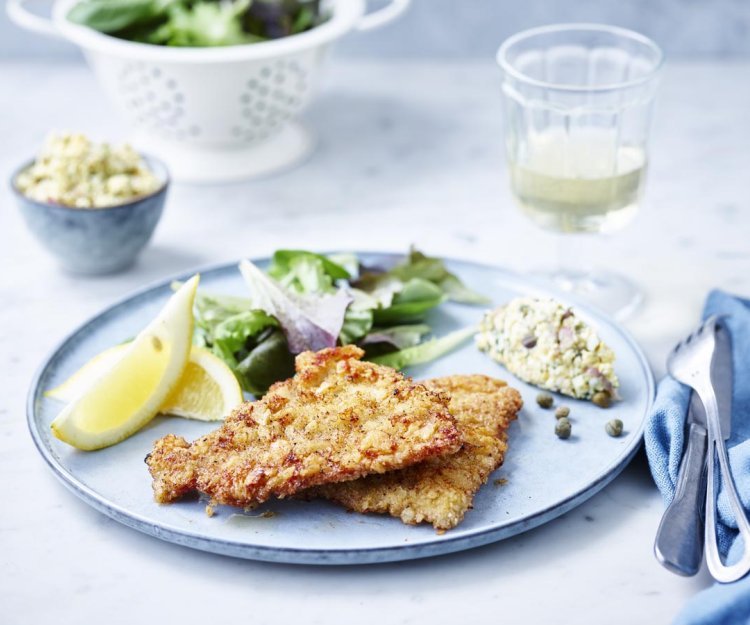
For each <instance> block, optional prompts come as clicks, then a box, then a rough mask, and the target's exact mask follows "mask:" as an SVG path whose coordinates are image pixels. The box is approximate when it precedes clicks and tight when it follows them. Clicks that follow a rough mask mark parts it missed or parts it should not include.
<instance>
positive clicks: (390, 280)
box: [359, 248, 490, 304]
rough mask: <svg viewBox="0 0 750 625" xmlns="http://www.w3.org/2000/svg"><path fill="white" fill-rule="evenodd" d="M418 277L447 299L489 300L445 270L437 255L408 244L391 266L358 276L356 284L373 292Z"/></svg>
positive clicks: (478, 301)
mask: <svg viewBox="0 0 750 625" xmlns="http://www.w3.org/2000/svg"><path fill="white" fill-rule="evenodd" d="M416 278H418V279H421V280H426V281H428V282H431V283H432V284H434V285H435V286H437V287H438V288H439V289H440V290H441V291H442V292H443V293H444V294H445V295H446V296H447V297H448V299H450V300H452V301H454V302H459V303H462V304H488V303H490V300H489V299H488V298H487V297H485V296H483V295H481V294H479V293H477V292H476V291H473V290H472V289H470V288H469V287H467V286H466V285H465V284H464V283H463V282H461V280H460V279H459V278H458V276H456V275H455V274H454V273H451V272H450V271H448V269H447V268H446V266H445V263H444V262H443V261H442V260H441V259H440V258H433V257H431V256H427V255H426V254H423V253H422V252H419V251H417V250H416V249H414V248H412V249H411V250H409V254H408V256H407V257H406V258H405V259H404V260H403V261H402V262H400V263H398V264H397V265H396V266H395V267H392V268H391V269H389V270H387V271H383V272H369V273H366V274H365V275H363V276H362V277H361V278H360V281H359V283H360V285H361V287H360V288H363V289H364V290H366V291H368V292H373V293H377V292H379V291H382V290H383V289H386V290H388V289H392V288H393V285H394V284H397V283H398V281H400V282H402V283H408V282H409V281H410V280H413V279H416Z"/></svg>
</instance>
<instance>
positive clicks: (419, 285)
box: [373, 278, 445, 325]
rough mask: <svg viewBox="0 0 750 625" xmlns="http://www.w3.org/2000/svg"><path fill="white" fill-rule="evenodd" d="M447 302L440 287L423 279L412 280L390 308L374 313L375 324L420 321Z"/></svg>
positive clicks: (395, 296) (406, 284)
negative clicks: (430, 311) (431, 310)
mask: <svg viewBox="0 0 750 625" xmlns="http://www.w3.org/2000/svg"><path fill="white" fill-rule="evenodd" d="M444 300H445V295H444V294H443V291H442V290H441V289H440V287H438V286H435V285H434V284H433V283H432V282H429V281H428V280H424V279H422V278H412V279H410V280H409V281H408V282H406V283H404V284H403V286H402V288H401V290H400V291H399V292H398V293H395V294H394V295H393V299H392V300H391V304H390V306H388V307H387V308H376V309H375V310H374V311H373V317H374V320H375V323H376V324H378V325H383V324H402V323H409V322H412V321H419V320H421V319H423V318H424V315H425V313H426V312H427V311H428V310H430V309H431V308H435V306H438V305H439V304H441V303H442V302H443V301H444Z"/></svg>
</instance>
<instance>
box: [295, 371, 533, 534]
mask: <svg viewBox="0 0 750 625" xmlns="http://www.w3.org/2000/svg"><path fill="white" fill-rule="evenodd" d="M424 384H425V386H427V387H428V388H430V389H433V390H437V391H441V392H444V393H445V394H446V395H447V396H449V397H450V404H449V408H450V411H451V414H453V416H454V417H455V418H456V423H457V425H458V429H459V431H460V432H461V436H462V438H463V440H464V446H463V447H462V448H461V450H460V451H459V452H458V453H456V454H453V455H452V456H443V457H440V458H431V459H429V460H425V461H424V462H421V463H419V464H417V465H413V466H411V467H407V468H405V469H401V470H399V471H392V472H390V473H386V474H384V475H370V476H367V477H363V478H360V479H357V480H354V481H351V482H345V483H341V484H326V485H324V486H318V487H316V488H313V489H310V490H309V491H306V492H305V493H303V496H304V497H314V496H319V497H325V498H327V499H331V500H332V501H335V502H337V503H339V504H342V505H343V506H345V507H346V508H349V509H350V510H354V511H356V512H381V513H388V514H390V515H392V516H396V517H400V518H401V520H402V521H403V522H404V523H410V524H416V523H422V522H428V523H432V525H433V526H434V527H435V529H437V530H446V529H450V528H452V527H455V526H456V525H458V523H460V522H461V520H462V519H463V517H464V514H465V513H466V511H467V510H469V509H470V508H471V504H472V501H473V499H474V494H475V493H476V491H477V490H478V489H479V487H480V486H482V484H484V483H485V482H486V481H487V478H488V477H489V475H490V473H492V472H493V471H494V470H495V469H497V468H498V467H499V466H500V465H501V464H502V462H503V458H504V455H505V451H506V449H507V444H506V430H507V428H508V426H509V425H510V422H511V421H512V420H513V419H515V418H516V414H517V413H518V411H519V410H520V409H521V406H522V400H521V395H520V393H519V392H518V391H517V390H515V389H514V388H511V387H509V386H507V385H506V384H505V382H503V381H501V380H495V379H493V378H489V377H487V376H483V375H454V376H448V377H445V378H437V379H434V380H427V381H425V382H424Z"/></svg>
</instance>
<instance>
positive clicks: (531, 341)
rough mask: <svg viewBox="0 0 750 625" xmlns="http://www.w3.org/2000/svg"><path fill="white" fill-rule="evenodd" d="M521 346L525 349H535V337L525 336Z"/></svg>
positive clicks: (531, 335)
mask: <svg viewBox="0 0 750 625" xmlns="http://www.w3.org/2000/svg"><path fill="white" fill-rule="evenodd" d="M521 345H523V346H524V347H525V348H526V349H531V348H532V347H536V337H535V336H534V335H533V334H527V335H526V336H524V337H523V338H522V339H521Z"/></svg>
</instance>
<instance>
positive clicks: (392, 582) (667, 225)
mask: <svg viewBox="0 0 750 625" xmlns="http://www.w3.org/2000/svg"><path fill="white" fill-rule="evenodd" d="M748 77H750V65H748V64H733V65H732V64H722V65H717V64H704V65H697V64H690V65H678V64H675V65H673V66H672V67H670V68H668V71H667V75H666V80H665V84H664V88H663V91H662V93H661V100H660V106H659V112H658V119H657V124H656V133H655V137H654V143H653V159H652V161H653V164H652V169H651V173H650V180H649V186H648V192H647V199H646V205H645V207H644V210H643V211H642V213H641V215H640V216H639V217H638V219H637V220H636V221H635V222H634V223H633V224H632V225H631V227H629V228H628V229H627V230H626V231H624V232H622V233H621V234H619V235H616V236H613V237H611V238H610V239H608V240H607V241H606V242H605V243H601V242H599V243H591V244H590V245H588V247H589V248H590V249H589V251H588V256H589V258H592V259H595V260H596V262H598V263H600V264H602V265H606V266H610V267H615V268H619V269H622V270H625V271H627V273H628V274H629V275H630V276H631V277H632V278H634V279H635V280H637V281H638V282H639V283H640V284H642V285H643V286H644V288H645V290H646V293H647V300H646V304H645V307H644V308H643V309H642V311H641V313H640V314H639V315H638V316H637V317H635V318H633V319H631V320H630V321H629V323H628V324H627V325H628V326H629V327H630V329H631V330H632V331H633V332H634V333H635V335H636V337H637V338H638V340H639V341H640V342H641V344H642V345H643V347H644V348H645V350H646V352H647V353H648V356H649V358H650V360H651V362H652V364H653V366H654V369H655V371H656V373H657V375H661V373H662V372H663V361H664V357H665V355H666V352H667V350H668V348H669V346H670V345H671V344H673V343H674V342H675V340H676V339H677V338H678V337H680V336H681V335H682V334H684V333H685V332H687V331H688V330H689V329H690V327H691V325H692V324H693V323H694V322H695V321H696V319H697V317H698V314H699V311H700V307H701V303H702V300H703V298H704V297H705V295H706V293H707V291H708V290H709V289H710V288H712V287H723V288H726V289H730V290H733V291H736V292H739V293H744V294H745V295H748V294H750V244H749V243H748V235H749V234H750V203H749V202H750V201H749V200H748V197H750V194H749V193H748V186H747V180H748V172H750V150H748V140H749V139H750V121H748V117H747V111H748V110H750V80H748ZM0 78H1V80H0V85H1V86H0V130H1V131H2V134H1V135H0V136H2V150H1V151H0V171H2V173H3V175H5V176H7V174H8V173H9V171H10V169H11V168H12V167H14V166H15V165H16V164H18V163H19V162H20V161H21V160H22V159H25V158H27V157H29V156H30V155H31V153H32V152H33V150H34V148H35V146H36V145H37V144H38V143H39V142H40V141H41V139H42V138H43V136H44V135H45V133H46V131H47V130H48V129H50V128H72V129H80V130H84V131H86V132H88V133H91V134H93V135H96V136H100V137H105V136H106V137H122V136H125V135H126V129H124V128H122V127H121V125H120V124H119V122H118V121H117V120H116V119H111V114H110V108H109V105H108V103H107V102H106V101H105V100H104V99H103V97H102V95H101V94H100V92H99V91H98V89H97V87H96V85H95V83H94V79H93V77H92V76H91V74H90V73H89V72H88V70H87V69H85V68H84V67H82V66H77V65H65V64H60V65H50V64H47V65H32V64H21V63H18V64H12V63H4V64H0ZM307 121H308V123H309V124H310V125H311V126H313V127H314V128H315V129H316V131H317V133H318V136H319V141H320V145H319V149H318V151H317V152H316V154H315V155H314V157H313V158H312V159H311V160H310V161H309V162H308V163H306V164H305V165H304V166H302V167H300V168H299V169H297V170H295V171H294V172H291V173H289V174H287V175H284V176H280V177H275V178H270V179H267V180H263V181H260V182H255V183H248V184H241V185H240V184H238V185H231V186H225V187H193V188H190V187H176V186H175V187H174V189H173V192H172V194H171V197H170V199H169V202H168V206H167V210H166V213H165V216H164V219H163V221H162V223H161V225H160V227H159V229H158V230H157V233H156V236H155V239H154V242H153V245H152V246H151V247H150V248H149V249H148V251H147V252H146V253H145V254H144V255H143V257H142V259H141V261H140V262H139V263H138V265H137V266H136V267H135V268H134V269H133V270H132V271H131V272H129V273H126V274H122V275H119V276H115V277H110V278H106V279H101V278H100V279H81V278H74V277H71V276H67V275H64V274H62V273H60V272H59V271H58V270H57V268H56V266H55V264H54V262H53V261H51V260H50V259H49V258H48V257H47V256H46V255H45V254H44V253H43V252H42V251H41V250H40V249H39V248H38V246H37V245H36V243H35V241H33V240H32V239H31V237H30V235H29V234H28V233H27V231H26V230H25V228H24V226H23V224H22V222H21V220H20V217H19V215H18V213H17V211H16V210H15V206H14V203H13V200H12V198H11V196H10V194H9V193H8V191H7V188H6V187H5V186H3V188H2V189H0V199H1V200H2V201H1V202H0V206H1V207H2V210H1V212H0V262H1V263H2V264H0V267H2V268H3V269H2V270H1V271H0V302H2V306H0V352H1V353H2V354H3V361H2V362H3V369H2V376H0V397H2V400H0V474H1V475H2V476H3V482H4V497H3V500H4V502H5V503H4V505H3V514H2V515H0V605H1V606H2V617H0V621H2V622H3V623H7V624H8V625H15V624H17V623H48V622H55V623H56V624H57V625H66V624H68V623H70V624H76V625H79V624H81V623H93V622H97V621H99V620H103V619H106V621H107V622H108V623H110V624H111V625H116V624H119V623H123V624H124V623H128V624H130V623H136V622H156V621H157V619H169V620H170V622H172V621H174V622H182V623H193V622H196V623H197V622H207V621H213V622H229V620H230V619H231V620H232V621H236V620H238V619H247V620H251V621H252V622H254V623H258V624H263V623H289V622H293V621H297V622H309V623H325V624H326V625H336V624H338V623H347V624H348V623H353V622H356V623H360V624H365V623H382V622H387V623H394V624H395V623H421V622H428V621H429V622H432V623H436V624H440V623H453V622H455V621H456V620H457V619H458V620H460V621H461V622H466V623H491V622H492V623H496V622H504V623H509V624H512V623H603V622H606V623H612V624H615V623H623V624H625V623H632V622H648V623H654V624H657V623H667V622H669V621H670V620H671V619H672V617H673V616H674V614H675V613H676V612H677V611H678V610H679V609H680V607H681V606H682V605H683V604H684V602H685V601H686V599H687V598H689V597H690V596H691V595H692V594H694V593H695V592H696V591H698V590H699V589H701V588H703V587H705V586H706V585H707V584H708V583H709V579H708V578H707V576H706V575H705V573H701V574H700V575H699V576H698V577H697V578H694V579H683V578H678V577H676V576H673V575H671V574H669V573H667V572H666V571H665V570H663V569H662V568H661V567H660V566H659V565H658V564H657V562H656V560H655V559H654V558H653V555H652V551H651V549H652V541H653V537H654V532H655V530H656V526H657V524H658V520H659V517H660V514H661V511H662V503H661V499H660V497H659V495H658V493H657V491H656V489H655V487H654V486H653V484H652V482H651V479H650V476H649V474H648V469H647V465H646V463H645V459H644V457H643V456H642V455H640V456H638V457H637V458H636V460H635V461H634V462H633V463H632V464H631V466H630V467H629V468H628V469H627V470H626V471H625V472H624V473H623V474H622V476H621V477H619V478H618V479H617V480H615V482H614V483H612V484H611V485H610V486H609V487H607V488H606V489H605V490H604V491H603V492H602V493H600V494H599V495H597V496H596V497H594V498H593V499H591V500H590V501H589V502H588V503H586V504H584V505H583V506H581V507H580V508H578V509H576V510H574V511H572V512H570V513H569V514H567V515H565V516H564V517H563V518H560V519H558V520H556V521H553V522H552V523H550V524H548V525H546V526H543V527H541V528H539V529H536V530H534V531H531V532H529V533H527V534H524V535H521V536H518V537H516V538H513V539H510V540H506V541H504V542H502V543H498V544H495V545H492V546H489V547H485V548H481V549H477V550H474V551H471V552H466V553H462V554H458V555H453V556H447V557H442V558H437V559H432V560H426V561H417V562H411V563H402V564H389V565H379V566H371V567H354V568H325V569H323V568H313V567H293V566H282V565H269V564H263V563H256V562H246V561H240V560H232V559H229V558H224V557H219V556H213V555H209V554H204V553H199V552H193V551H190V550H187V549H184V548H181V547H176V546H173V545H169V544H166V543H162V542H160V541H158V540H156V539H153V538H149V537H147V536H144V535H141V534H139V533H137V532H135V531H132V530H129V529H127V528H125V527H123V526H120V525H118V524H117V523H115V522H114V521H111V520H109V519H108V518H106V517H104V516H102V515H100V514H98V513H97V512H95V511H93V510H92V509H90V508H88V507H87V506H86V505H84V504H83V503H81V502H80V501H79V500H78V499H76V498H75V497H74V496H73V495H71V494H69V493H68V492H67V491H66V490H65V489H64V488H63V487H62V486H61V485H60V484H58V483H57V481H56V480H55V479H54V477H53V476H52V474H51V473H50V472H49V471H48V470H47V468H46V466H45V465H44V463H43V462H42V460H41V458H40V457H39V456H38V455H37V453H36V451H35V449H34V447H33V445H32V442H31V439H30V437H29V435H28V433H27V429H26V424H25V415H24V399H25V393H26V390H27V386H28V384H29V380H30V378H31V376H32V374H33V372H34V370H35V368H36V367H37V366H38V365H39V364H40V362H41V361H42V359H43V358H44V356H45V354H46V353H47V352H48V350H49V349H50V348H51V347H52V346H53V345H54V344H55V343H56V342H57V341H58V340H59V339H60V338H61V337H62V336H64V335H65V334H66V333H67V332H68V331H69V330H71V329H72V328H73V327H74V326H76V325H77V324H79V323H80V322H81V321H82V320H84V319H85V318H86V317H88V316H90V315H92V314H94V313H95V312H96V311H97V310H98V309H100V308H101V307H102V306H104V305H105V304H107V303H109V302H110V301H112V300H113V299H115V298H118V297H120V296H122V295H124V294H125V293H127V292H128V291H129V290H131V289H134V288H136V287H139V286H141V285H143V284H144V283H147V282H149V281H152V280H155V279H157V278H160V277H163V276H165V275H168V274H170V273H174V272H176V271H179V270H183V269H188V268H191V267H196V266H198V265H200V264H203V263H214V262H218V261H222V260H231V259H235V258H237V257H240V256H244V255H249V256H257V255H263V254H267V253H269V252H271V251H273V250H274V249H275V248H276V247H279V246H282V245H283V246H287V247H297V246H300V247H303V246H304V247H310V248H321V249H330V248H351V249H356V248H361V249H384V250H393V251H400V250H404V249H405V248H406V247H407V246H408V245H409V244H410V243H412V242H415V243H416V244H418V245H419V246H421V247H422V248H424V249H425V250H427V251H429V252H431V253H434V254H438V255H450V256H456V257H462V258H467V259H472V260H478V261H484V262H489V263H495V264H499V265H505V266H508V267H512V268H514V269H517V270H521V271H522V270H526V269H529V268H533V267H535V266H539V265H542V264H545V263H547V262H551V261H552V246H551V243H550V241H549V239H548V238H547V237H546V236H545V235H542V234H540V233H539V232H537V231H536V230H535V229H534V228H533V227H532V226H530V225H529V224H528V223H526V221H525V220H524V218H523V217H522V216H521V215H519V214H518V211H517V210H516V209H515V208H514V207H513V206H512V204H511V201H510V198H509V193H508V189H507V184H506V180H505V172H504V165H503V162H502V156H501V140H500V136H501V118H500V108H499V92H498V76H497V75H496V73H495V70H494V68H493V67H492V66H491V65H490V64H489V63H486V64H478V63H477V64H470V63H467V64H443V65H435V64H412V65H410V64H403V63H401V64H398V65H396V64H393V65H388V64H381V65H378V64H351V65H347V64H338V65H334V66H332V67H331V68H330V71H329V74H328V80H327V85H326V87H325V89H324V90H323V92H322V93H321V95H320V97H319V99H318V100H317V102H316V103H315V105H314V106H313V107H312V109H311V110H310V111H309V114H308V115H307ZM571 249H572V248H571ZM178 618H179V621H178Z"/></svg>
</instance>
